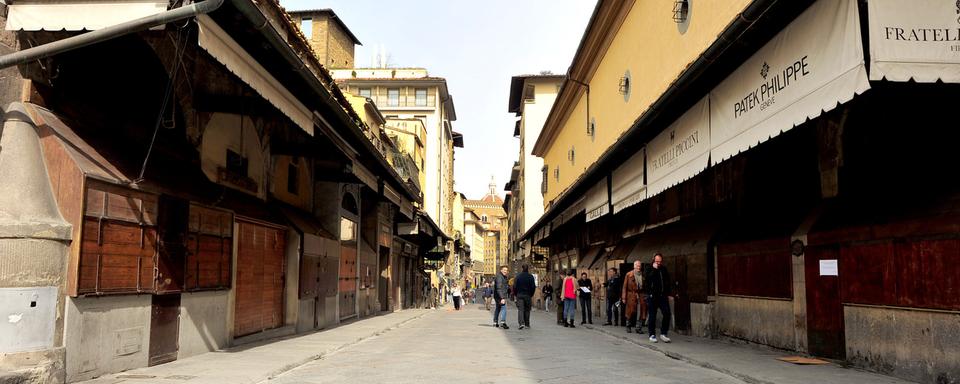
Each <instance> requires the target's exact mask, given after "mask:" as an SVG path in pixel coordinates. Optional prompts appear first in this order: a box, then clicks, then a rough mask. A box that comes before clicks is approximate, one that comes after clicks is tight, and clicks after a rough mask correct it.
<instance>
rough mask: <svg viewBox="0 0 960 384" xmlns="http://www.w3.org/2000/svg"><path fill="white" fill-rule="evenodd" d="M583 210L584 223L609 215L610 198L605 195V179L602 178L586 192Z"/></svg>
mask: <svg viewBox="0 0 960 384" xmlns="http://www.w3.org/2000/svg"><path fill="white" fill-rule="evenodd" d="M584 204H585V205H584V210H585V211H586V213H587V218H586V221H587V222H590V221H593V220H596V219H598V218H600V217H601V216H603V215H606V214H607V213H610V196H608V193H607V178H606V177H604V178H603V179H602V180H600V182H598V183H597V184H596V185H594V186H593V187H590V189H589V190H588V191H587V196H586V201H585V203H584Z"/></svg>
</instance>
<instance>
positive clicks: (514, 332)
mask: <svg viewBox="0 0 960 384" xmlns="http://www.w3.org/2000/svg"><path fill="white" fill-rule="evenodd" d="M578 317H579V315H578ZM516 318H517V311H516V307H514V306H512V305H511V306H510V307H509V309H508V313H507V320H508V323H509V324H510V326H511V328H510V329H509V330H502V329H497V328H494V327H492V326H491V323H492V315H491V313H490V312H488V311H486V310H484V309H483V305H482V304H480V305H475V304H470V305H466V306H465V307H464V310H462V311H459V312H455V311H453V310H452V305H451V306H447V307H445V308H441V309H439V310H407V311H401V312H396V313H391V314H386V315H383V316H377V317H373V318H369V319H364V320H361V321H355V322H352V323H348V324H345V325H342V326H340V327H337V328H333V329H330V330H325V331H321V332H316V333H312V334H307V335H301V336H294V337H289V338H284V339H281V340H276V341H273V342H263V343H258V344H253V345H245V346H241V347H237V348H231V349H228V350H225V351H220V352H211V353H206V354H203V355H199V356H194V357H190V358H186V359H182V360H178V361H175V362H172V363H169V364H164V365H159V366H156V367H149V368H142V369H136V370H132V371H128V372H124V373H122V374H115V375H109V376H105V377H101V378H98V379H96V380H92V381H88V382H87V384H113V383H124V384H134V383H137V384H141V383H142V384H176V383H185V384H194V383H197V384H200V383H203V384H205V383H249V384H253V383H269V384H306V383H343V382H362V383H367V382H380V383H423V382H427V383H434V382H454V381H456V382H462V383H534V382H557V383H566V382H571V383H583V382H616V383H634V382H642V383H645V384H646V383H656V384H659V383H689V382H697V383H743V382H747V383H778V384H779V383H786V384H790V383H841V384H855V383H869V384H886V383H891V384H892V383H906V381H902V380H898V379H895V378H891V377H888V376H882V375H878V374H873V373H869V372H863V371H859V370H855V369H847V368H843V367H840V366H838V365H834V364H830V365H819V366H798V365H793V364H789V363H785V362H781V361H779V360H776V358H777V357H782V356H788V355H790V353H788V352H783V351H776V350H771V349H766V348H762V347H758V346H755V345H745V344H742V343H734V342H729V341H722V340H710V339H703V338H696V337H685V336H680V335H674V336H672V338H673V342H672V343H669V344H665V343H657V344H652V343H650V342H649V341H647V340H646V336H642V337H641V335H637V334H627V333H626V332H624V329H623V328H622V327H603V326H600V325H599V323H600V322H599V321H598V322H597V324H596V325H593V326H591V325H586V326H579V325H578V327H577V328H576V329H568V328H563V327H560V326H557V325H556V324H555V319H556V317H555V314H554V313H545V312H543V311H539V310H537V311H534V313H533V316H532V318H531V321H532V323H533V328H532V329H525V330H519V329H517V327H516V324H517V320H516ZM388 331H389V332H388Z"/></svg>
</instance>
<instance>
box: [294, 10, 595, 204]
mask: <svg viewBox="0 0 960 384" xmlns="http://www.w3.org/2000/svg"><path fill="white" fill-rule="evenodd" d="M280 4H281V5H283V6H284V7H285V8H286V9H288V10H301V9H317V8H331V9H333V11H334V12H336V14H337V16H339V17H340V19H341V20H343V22H344V23H345V24H346V25H347V28H350V31H351V32H353V34H354V35H356V36H357V39H359V40H360V41H361V42H362V43H363V45H362V46H357V47H356V53H355V55H356V58H355V64H356V65H357V66H358V67H369V66H372V64H373V59H372V58H373V57H374V55H375V54H376V53H377V52H378V51H379V50H380V47H381V46H382V47H383V50H384V51H386V53H387V56H388V57H389V58H390V60H389V63H390V64H392V66H397V67H424V68H427V70H428V71H429V73H430V75H431V76H439V77H445V78H446V79H447V87H448V89H449V91H450V93H451V95H453V100H454V107H455V108H456V111H457V121H455V122H454V123H453V129H454V130H455V131H457V132H460V133H462V134H463V136H464V148H457V149H456V153H455V155H454V156H455V159H456V162H455V165H454V167H455V168H454V172H455V174H454V180H455V184H454V188H455V189H456V190H457V191H458V192H462V193H463V194H464V195H466V196H467V198H469V199H479V198H481V197H483V195H485V194H486V193H487V191H488V190H489V187H488V184H490V177H491V176H494V177H495V179H496V183H497V191H498V193H499V194H500V195H501V196H502V195H503V194H504V193H505V192H504V191H503V187H504V185H505V184H506V182H507V181H509V179H510V168H511V167H512V166H513V162H514V161H516V160H517V159H518V156H519V153H518V151H519V148H520V140H519V139H518V138H515V137H513V128H514V125H515V121H516V117H515V116H514V115H513V114H512V113H509V112H507V102H508V99H509V91H510V78H511V77H512V76H515V75H522V74H531V73H539V72H540V71H552V72H553V73H558V74H564V73H566V71H567V68H568V67H569V66H570V61H571V60H572V59H573V54H574V52H575V51H576V49H577V45H578V44H579V43H580V38H581V37H582V36H583V31H584V28H586V25H587V22H588V21H589V19H590V15H591V13H592V12H593V8H594V6H595V5H596V1H593V0H512V1H507V0H482V1H464V0H407V1H384V0H280Z"/></svg>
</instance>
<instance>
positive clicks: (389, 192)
mask: <svg viewBox="0 0 960 384" xmlns="http://www.w3.org/2000/svg"><path fill="white" fill-rule="evenodd" d="M383 197H385V198H387V200H390V202H392V203H393V204H394V205H396V206H398V207H399V206H400V203H401V198H400V194H399V193H397V190H395V189H393V187H391V186H389V185H387V184H384V185H383Z"/></svg>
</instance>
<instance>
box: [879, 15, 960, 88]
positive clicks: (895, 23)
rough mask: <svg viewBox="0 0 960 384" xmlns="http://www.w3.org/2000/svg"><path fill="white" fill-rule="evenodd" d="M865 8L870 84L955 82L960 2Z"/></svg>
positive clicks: (959, 66) (959, 74) (959, 72)
mask: <svg viewBox="0 0 960 384" xmlns="http://www.w3.org/2000/svg"><path fill="white" fill-rule="evenodd" d="M867 4H868V7H867V17H868V24H869V25H870V64H871V65H870V79H871V80H881V79H884V78H885V79H887V80H890V81H907V80H910V79H913V80H915V81H917V82H924V83H929V82H935V81H937V80H942V81H944V82H950V83H957V82H960V1H957V0H870V2H868V3H867Z"/></svg>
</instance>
